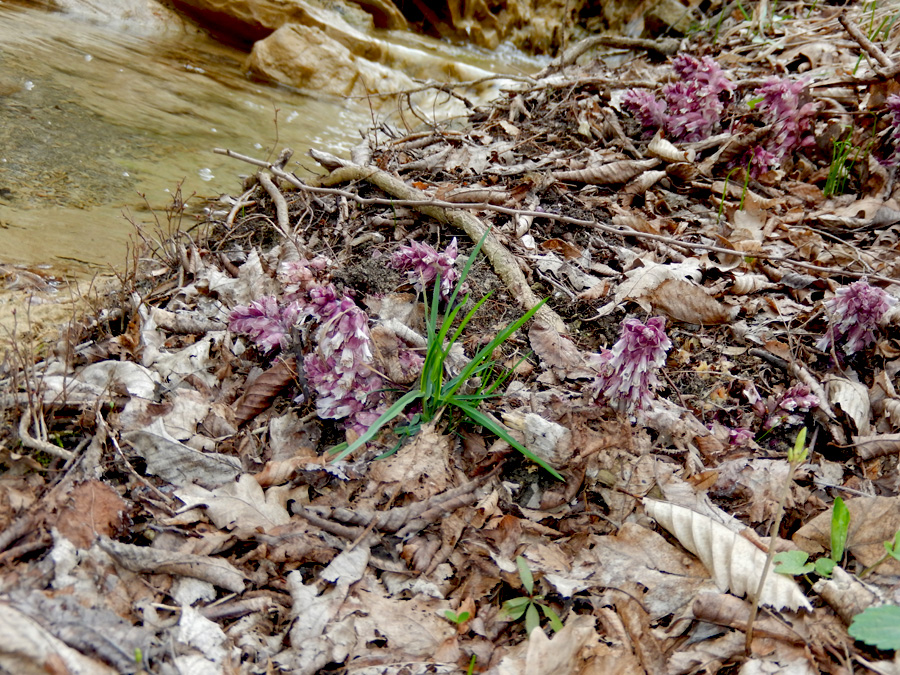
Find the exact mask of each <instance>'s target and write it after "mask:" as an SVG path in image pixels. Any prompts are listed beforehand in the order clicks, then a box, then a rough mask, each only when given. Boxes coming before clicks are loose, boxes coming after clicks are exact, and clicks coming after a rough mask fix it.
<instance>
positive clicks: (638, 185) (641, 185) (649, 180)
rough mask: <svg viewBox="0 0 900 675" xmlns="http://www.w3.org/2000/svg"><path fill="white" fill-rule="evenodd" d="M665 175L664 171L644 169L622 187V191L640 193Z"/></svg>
mask: <svg viewBox="0 0 900 675" xmlns="http://www.w3.org/2000/svg"><path fill="white" fill-rule="evenodd" d="M665 177H666V172H665V171H644V172H643V173H640V174H638V175H637V177H636V178H635V179H634V180H632V181H630V182H629V183H628V185H626V186H625V187H624V188H622V192H623V193H625V194H627V195H642V194H644V193H645V192H646V191H647V190H649V189H650V188H652V187H653V186H654V185H656V184H657V183H658V182H659V181H661V180H662V179H663V178H665Z"/></svg>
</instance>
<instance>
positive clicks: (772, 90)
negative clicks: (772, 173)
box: [749, 77, 819, 176]
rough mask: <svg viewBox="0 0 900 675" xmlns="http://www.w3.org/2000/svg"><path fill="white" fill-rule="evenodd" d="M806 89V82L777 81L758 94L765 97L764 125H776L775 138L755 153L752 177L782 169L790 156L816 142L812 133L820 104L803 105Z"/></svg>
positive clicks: (777, 79)
mask: <svg viewBox="0 0 900 675" xmlns="http://www.w3.org/2000/svg"><path fill="white" fill-rule="evenodd" d="M805 87H806V82H805V81H804V80H790V79H787V78H780V77H773V78H770V79H769V80H767V81H766V83H765V84H764V85H763V86H761V87H759V88H758V89H757V90H756V91H755V94H756V95H757V96H760V97H762V100H761V101H760V102H759V111H760V113H761V115H762V118H763V121H764V122H765V123H766V124H771V125H772V134H771V136H770V137H769V141H768V142H767V143H766V147H765V148H764V149H763V148H755V149H754V150H753V151H752V152H751V156H750V158H749V160H750V174H751V175H753V176H759V175H760V174H761V173H765V172H766V171H768V170H769V169H773V168H776V167H778V166H779V165H780V164H781V162H782V160H783V159H784V158H785V156H787V155H788V153H790V152H792V151H793V150H795V149H796V148H802V147H805V146H808V145H812V144H813V143H814V142H815V139H814V138H813V136H812V134H810V133H808V132H809V129H810V127H811V126H812V122H813V119H814V116H815V113H816V110H818V108H819V104H818V103H816V102H809V103H804V104H803V105H801V104H800V101H801V97H802V94H803V89H804V88H805Z"/></svg>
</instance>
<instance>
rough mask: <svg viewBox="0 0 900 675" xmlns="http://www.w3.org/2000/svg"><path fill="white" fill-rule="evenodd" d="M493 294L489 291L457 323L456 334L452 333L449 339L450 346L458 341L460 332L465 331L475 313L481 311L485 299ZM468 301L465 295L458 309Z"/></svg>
mask: <svg viewBox="0 0 900 675" xmlns="http://www.w3.org/2000/svg"><path fill="white" fill-rule="evenodd" d="M493 293H494V292H493V291H491V292H490V293H488V294H487V295H485V296H484V297H483V298H481V300H479V301H478V302H476V303H475V306H474V307H472V309H470V310H469V311H468V312H467V313H466V315H465V317H463V320H462V321H460V322H459V327H458V328H457V329H456V332H455V333H453V337H452V338H450V344H451V345H452V344H453V343H454V342H456V341H457V340H458V339H459V336H460V335H462V332H463V330H465V327H466V326H468V325H469V321H471V320H472V317H473V316H475V312H477V311H478V310H479V309H481V306H482V305H483V304H484V303H485V302H487V299H488V298H489V297H491V295H493ZM468 300H469V296H468V295H466V297H465V299H464V300H463V301H462V303H461V304H460V305H458V306H459V307H462V306H463V305H465V304H466V302H467V301H468Z"/></svg>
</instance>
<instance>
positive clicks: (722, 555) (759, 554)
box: [643, 499, 812, 611]
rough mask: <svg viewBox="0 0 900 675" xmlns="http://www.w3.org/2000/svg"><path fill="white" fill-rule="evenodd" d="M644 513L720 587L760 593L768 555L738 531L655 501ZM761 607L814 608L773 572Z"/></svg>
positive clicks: (646, 504) (792, 583)
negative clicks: (677, 543)
mask: <svg viewBox="0 0 900 675" xmlns="http://www.w3.org/2000/svg"><path fill="white" fill-rule="evenodd" d="M643 503H644V510H645V511H646V512H647V514H648V515H649V516H651V517H652V518H653V519H654V520H656V522H657V523H659V524H660V525H662V526H663V527H664V528H666V529H667V530H668V531H669V532H671V533H672V534H673V535H675V537H676V538H677V539H678V541H679V542H681V545H682V546H684V547H685V548H686V549H687V550H688V551H690V552H691V553H693V554H694V555H696V556H697V557H698V558H700V561H701V562H702V563H703V565H704V566H705V567H706V569H708V570H709V572H710V574H711V575H712V578H713V581H715V583H716V586H718V587H719V589H721V590H722V591H730V592H731V593H733V594H734V595H738V596H744V595H748V594H751V593H755V592H756V588H757V586H758V585H759V579H760V576H761V574H762V571H763V567H764V566H765V562H766V554H765V552H764V551H762V550H761V549H759V548H757V547H756V546H754V545H753V544H751V543H750V541H749V540H747V539H745V538H744V537H742V536H741V535H740V534H738V533H736V532H732V531H731V530H729V529H728V528H727V527H725V526H724V525H721V524H719V523H717V522H715V521H714V520H712V519H711V518H709V517H708V516H704V515H702V514H700V513H697V512H696V511H692V510H691V509H686V508H684V507H682V506H676V505H674V504H670V503H668V502H661V501H657V500H655V499H644V500H643ZM759 602H760V604H763V605H768V606H769V607H774V608H775V609H782V608H785V607H786V608H788V609H791V610H796V609H798V608H801V607H802V608H803V609H806V610H810V611H812V605H810V604H809V600H807V599H806V596H805V595H803V591H801V590H800V587H799V586H798V585H797V583H796V582H795V581H794V580H793V579H791V578H790V577H786V576H783V575H781V574H776V573H775V572H773V571H772V570H769V573H768V575H767V576H766V582H765V585H764V586H763V591H762V595H761V596H760V598H759Z"/></svg>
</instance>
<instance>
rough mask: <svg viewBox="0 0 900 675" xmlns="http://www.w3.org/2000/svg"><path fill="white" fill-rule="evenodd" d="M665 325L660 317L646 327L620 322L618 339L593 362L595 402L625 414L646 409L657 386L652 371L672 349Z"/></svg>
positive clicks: (654, 373)
mask: <svg viewBox="0 0 900 675" xmlns="http://www.w3.org/2000/svg"><path fill="white" fill-rule="evenodd" d="M665 325H666V320H665V319H664V318H663V317H661V316H655V317H653V318H651V319H648V320H647V323H646V324H643V323H641V322H640V321H638V320H637V319H625V320H624V321H623V322H622V337H620V338H619V339H618V341H617V342H616V343H615V344H614V345H613V348H612V349H610V350H604V351H603V353H602V354H600V355H599V356H597V357H595V359H594V362H595V363H596V364H597V366H598V373H597V377H596V379H595V380H594V387H593V389H594V391H595V393H596V396H597V398H598V399H600V400H602V401H604V402H606V403H608V404H609V405H610V406H612V407H613V408H616V409H617V410H618V411H619V412H622V413H627V414H631V413H633V412H634V411H635V410H639V409H641V408H644V407H646V406H647V404H648V403H649V402H650V397H651V392H652V390H653V389H654V388H655V387H656V386H657V385H658V383H659V380H658V379H657V377H656V370H657V369H659V368H661V367H662V366H663V365H664V364H665V362H666V352H667V351H669V349H671V348H672V341H671V340H670V339H669V338H668V336H667V335H666V331H665Z"/></svg>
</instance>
